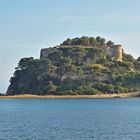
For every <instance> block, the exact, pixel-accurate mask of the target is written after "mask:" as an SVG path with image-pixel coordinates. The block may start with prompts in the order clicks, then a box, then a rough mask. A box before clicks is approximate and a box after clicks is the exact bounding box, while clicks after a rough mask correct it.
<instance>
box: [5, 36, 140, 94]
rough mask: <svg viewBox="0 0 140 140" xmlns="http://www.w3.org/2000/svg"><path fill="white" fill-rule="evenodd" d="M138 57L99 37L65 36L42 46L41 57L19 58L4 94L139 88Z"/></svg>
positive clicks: (139, 69) (103, 91)
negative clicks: (69, 37)
mask: <svg viewBox="0 0 140 140" xmlns="http://www.w3.org/2000/svg"><path fill="white" fill-rule="evenodd" d="M139 87H140V58H138V59H137V60H135V59H134V58H133V57H132V56H131V55H130V54H125V52H124V50H123V46H121V45H115V44H114V43H113V42H112V41H106V40H105V39H104V38H101V37H96V38H94V37H85V36H84V37H81V38H73V39H67V40H66V41H64V42H63V43H62V44H60V45H58V46H55V47H53V48H46V49H42V50H41V53H40V59H34V58H33V57H30V58H22V59H21V60H20V61H19V64H18V66H17V67H16V70H15V73H14V76H13V77H12V78H11V79H10V85H9V87H8V89H7V93H6V94H7V95H17V94H25V93H26V94H36V95H93V94H101V93H104V94H111V93H128V92H134V91H137V90H139Z"/></svg>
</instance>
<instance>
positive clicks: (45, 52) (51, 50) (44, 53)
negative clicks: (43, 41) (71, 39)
mask: <svg viewBox="0 0 140 140" xmlns="http://www.w3.org/2000/svg"><path fill="white" fill-rule="evenodd" d="M54 52H59V50H58V49H57V48H45V49H42V50H41V53H40V58H44V57H48V55H49V54H51V53H54Z"/></svg>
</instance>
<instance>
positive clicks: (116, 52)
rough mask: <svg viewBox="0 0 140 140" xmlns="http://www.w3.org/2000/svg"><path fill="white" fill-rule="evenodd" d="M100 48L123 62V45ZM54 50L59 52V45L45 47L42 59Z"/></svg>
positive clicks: (41, 54)
mask: <svg viewBox="0 0 140 140" xmlns="http://www.w3.org/2000/svg"><path fill="white" fill-rule="evenodd" d="M100 48H102V49H103V50H104V52H105V54H106V55H107V56H110V57H114V58H116V60H117V61H120V62H122V59H123V47H122V45H113V46H108V45H104V46H100ZM54 52H59V50H58V47H53V48H44V49H42V50H41V53H40V59H41V58H46V57H48V56H49V55H50V54H52V53H54Z"/></svg>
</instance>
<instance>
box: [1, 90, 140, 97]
mask: <svg viewBox="0 0 140 140" xmlns="http://www.w3.org/2000/svg"><path fill="white" fill-rule="evenodd" d="M131 97H140V92H139V93H121V94H98V95H32V94H21V95H13V96H6V95H4V96H0V99H113V98H131Z"/></svg>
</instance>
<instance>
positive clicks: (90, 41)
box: [61, 36, 114, 46]
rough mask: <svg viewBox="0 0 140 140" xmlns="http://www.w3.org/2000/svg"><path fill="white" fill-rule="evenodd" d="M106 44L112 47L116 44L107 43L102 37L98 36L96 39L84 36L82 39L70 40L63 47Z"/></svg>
mask: <svg viewBox="0 0 140 140" xmlns="http://www.w3.org/2000/svg"><path fill="white" fill-rule="evenodd" d="M105 44H107V45H109V46H112V45H114V42H112V41H107V42H106V40H105V39H104V38H102V37H100V36H97V37H96V38H94V37H86V36H83V37H81V38H78V37H77V38H73V39H70V38H68V39H67V40H65V41H64V42H63V43H62V44H61V45H69V46H72V45H84V46H102V45H105Z"/></svg>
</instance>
